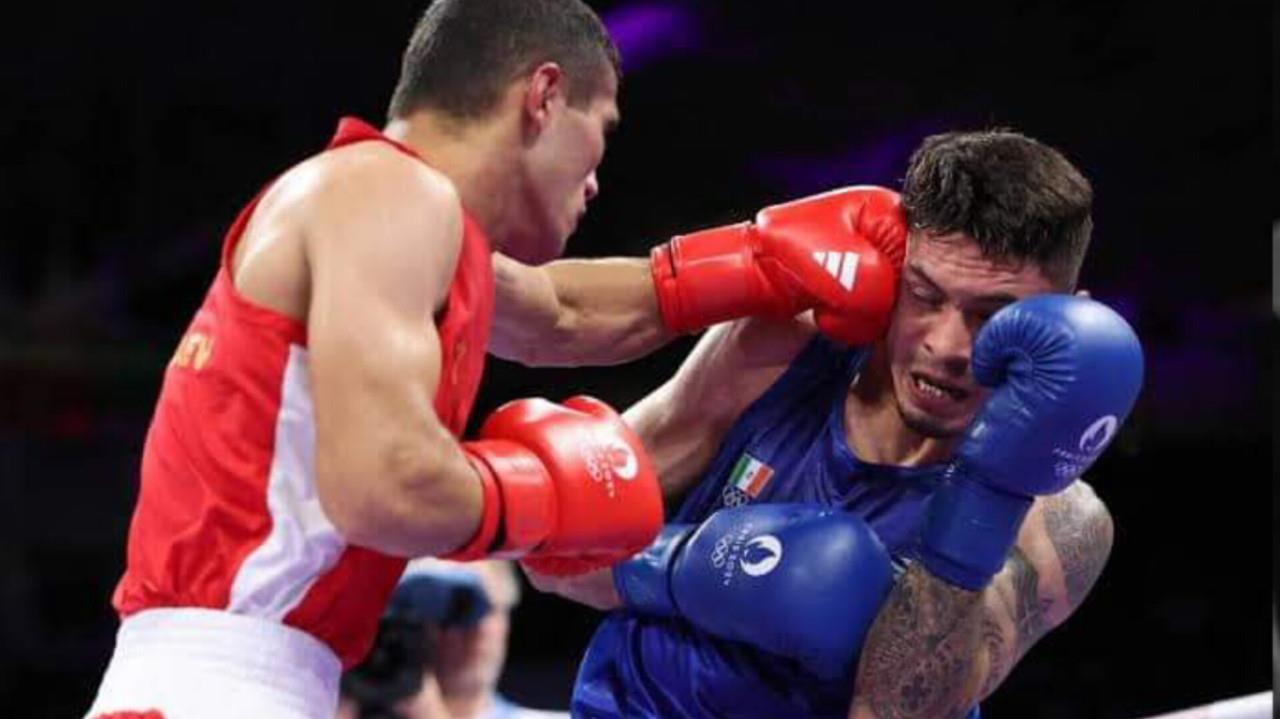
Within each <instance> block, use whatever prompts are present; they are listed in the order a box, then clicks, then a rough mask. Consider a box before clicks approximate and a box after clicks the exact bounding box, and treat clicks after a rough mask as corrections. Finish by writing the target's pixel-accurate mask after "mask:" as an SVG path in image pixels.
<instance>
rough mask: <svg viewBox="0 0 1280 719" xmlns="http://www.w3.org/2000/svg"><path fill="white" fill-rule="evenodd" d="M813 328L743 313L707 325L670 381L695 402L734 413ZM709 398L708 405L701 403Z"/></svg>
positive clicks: (766, 382)
mask: <svg viewBox="0 0 1280 719" xmlns="http://www.w3.org/2000/svg"><path fill="white" fill-rule="evenodd" d="M815 334H817V329H816V328H815V327H814V326H813V325H812V324H809V323H805V322H803V321H800V320H776V319H771V318H763V317H748V318H744V319H740V320H736V321H733V322H725V323H723V324H720V325H716V326H715V327H712V328H711V329H709V330H708V331H707V332H706V334H704V335H703V336H702V338H701V339H700V340H699V341H698V344H697V345H696V346H695V347H694V349H693V352H692V353H690V355H689V357H688V358H687V359H686V360H685V362H684V364H683V365H681V367H680V370H679V371H678V372H677V374H676V377H675V381H676V383H677V385H679V386H680V388H681V389H682V391H683V392H684V393H685V394H687V395H690V398H696V399H697V400H698V401H697V402H695V403H694V405H695V406H698V407H702V408H703V410H704V411H705V410H706V408H708V407H722V408H727V413H728V414H729V415H731V416H733V417H736V416H737V415H738V413H739V412H740V411H741V410H742V409H745V408H746V406H747V405H749V404H751V402H753V401H755V400H756V398H758V397H759V396H760V395H761V394H762V393H763V392H764V391H765V390H766V389H767V388H768V387H769V385H771V384H773V382H774V381H775V380H776V379H777V378H778V377H779V376H780V375H781V374H782V372H783V371H784V370H785V369H786V368H787V366H788V365H790V364H791V361H792V360H793V359H795V357H796V355H798V354H799V353H800V351H801V350H802V349H804V347H805V345H806V344H808V342H809V340H811V339H813V337H814V335H815ZM706 402H713V403H714V404H710V405H708V404H706Z"/></svg>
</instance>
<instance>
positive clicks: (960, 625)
mask: <svg viewBox="0 0 1280 719" xmlns="http://www.w3.org/2000/svg"><path fill="white" fill-rule="evenodd" d="M1112 539H1113V527H1112V523H1111V517H1110V515H1109V514H1108V513H1107V510H1106V507H1105V506H1104V505H1103V504H1102V502H1101V501H1100V500H1099V499H1098V498H1097V496H1096V495H1094V493H1093V490H1092V489H1091V488H1090V487H1089V486H1088V485H1087V484H1085V483H1084V482H1080V481H1077V482H1075V483H1074V484H1072V485H1071V486H1070V487H1068V488H1067V489H1066V490H1064V491H1063V492H1061V493H1059V494H1057V495H1053V496H1050V497H1044V498H1041V499H1038V500H1036V503H1035V506H1034V507H1033V508H1032V510H1031V512H1030V513H1028V515H1027V519H1026V522H1025V523H1024V524H1023V527H1022V530H1021V532H1020V533H1019V536H1018V543H1017V545H1016V546H1015V547H1014V549H1013V551H1012V552H1010V554H1009V558H1008V560H1007V561H1006V562H1005V565H1004V569H1003V570H1002V571H1001V572H1000V573H999V574H997V575H996V577H995V578H994V580H993V581H992V583H991V584H990V585H989V586H988V587H987V588H986V589H985V590H983V591H982V592H968V591H965V590H962V589H958V588H956V587H954V586H952V585H950V584H947V583H946V582H943V581H942V580H939V579H937V578H936V577H933V576H932V575H930V574H929V573H928V572H927V571H925V570H924V569H923V568H922V567H921V566H920V565H919V564H915V565H912V566H911V567H910V568H909V569H908V570H907V572H906V573H905V574H904V575H903V576H902V578H901V579H900V580H899V581H898V584H897V586H896V587H895V588H894V590H893V591H892V592H891V593H890V595H889V598H888V599H887V600H886V602H885V606H884V607H883V608H882V609H881V611H880V614H879V616H878V617H877V618H876V622H875V625H874V626H873V627H872V629H871V632H870V634H869V635H868V636H867V641H866V644H865V645H864V646H863V651H862V657H861V660H860V662H859V665H858V676H857V681H856V684H855V690H854V702H853V707H852V708H851V710H850V716H851V717H853V718H854V719H870V718H874V719H900V718H903V719H905V718H906V717H952V716H957V717H958V716H963V715H964V714H965V713H966V712H967V711H968V710H969V709H970V708H971V707H972V706H973V705H974V704H976V703H977V702H978V701H980V700H981V699H983V698H984V697H986V696H988V695H990V694H991V693H992V692H993V691H995V689H996V687H998V686H999V685H1000V683H1001V682H1002V681H1003V680H1004V678H1005V677H1006V676H1008V675H1009V673H1010V672H1011V671H1012V670H1013V667H1014V666H1015V665H1016V664H1017V663H1018V661H1020V660H1021V659H1022V657H1023V656H1024V655H1025V654H1026V653H1027V651H1028V650H1029V649H1030V648H1031V646H1032V645H1034V644H1035V643H1036V642H1037V641H1038V640H1039V639H1040V638H1041V637H1043V636H1044V635H1045V634H1046V633H1047V632H1048V631H1049V630H1050V629H1052V628H1054V627H1056V626H1057V625H1059V624H1061V623H1062V622H1063V621H1065V620H1066V618H1067V617H1068V616H1070V614H1071V613H1072V612H1073V611H1075V609H1076V607H1078V606H1079V605H1080V602H1081V601H1083V599H1084V597H1085V595H1086V594H1088V592H1089V590H1090V589H1091V588H1092V587H1093V584H1094V582H1096V581H1097V579H1098V577H1099V575H1101V573H1102V568H1103V565H1104V564H1105V563H1106V560H1107V556H1108V555H1109V554H1110V551H1111V544H1112Z"/></svg>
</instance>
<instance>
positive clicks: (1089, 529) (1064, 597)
mask: <svg viewBox="0 0 1280 719" xmlns="http://www.w3.org/2000/svg"><path fill="white" fill-rule="evenodd" d="M1113 538H1114V528H1113V524H1112V519H1111V515H1110V513H1109V512H1108V511H1107V508H1106V506H1105V505H1104V504H1103V503H1102V502H1101V501H1100V500H1099V499H1098V497H1097V496H1096V495H1095V494H1094V492H1093V490H1092V488H1090V487H1089V485H1087V484H1085V483H1084V482H1083V481H1076V482H1074V483H1072V484H1071V486H1069V487H1068V488H1067V489H1066V490H1064V491H1063V492H1060V493H1058V494H1056V495H1052V496H1048V497H1042V498H1040V499H1037V500H1036V503H1035V505H1034V506H1033V507H1032V509H1031V511H1030V512H1029V513H1028V514H1027V519H1026V521H1025V522H1024V524H1023V527H1022V530H1021V531H1020V532H1019V535H1018V542H1017V545H1016V546H1015V547H1014V549H1013V551H1011V552H1010V554H1009V558H1008V559H1007V560H1006V561H1005V565H1004V568H1003V569H1002V570H1001V572H1000V573H999V574H997V575H996V577H995V579H994V580H993V581H992V583H991V586H989V587H988V588H987V590H986V593H985V595H984V605H985V607H984V609H985V611H984V618H983V625H982V650H983V653H984V657H983V659H984V662H985V664H986V665H987V667H986V676H985V678H984V681H983V682H982V686H983V688H982V691H981V696H983V697H985V696H987V695H988V694H990V693H991V692H992V691H994V690H995V688H996V687H997V686H998V685H999V683H1000V682H1001V681H1003V680H1004V678H1005V677H1006V676H1007V675H1008V674H1009V672H1011V671H1012V670H1013V667H1014V666H1015V665H1016V664H1017V663H1018V661H1020V660H1021V659H1022V657H1023V656H1025V655H1026V653H1027V652H1028V651H1029V650H1030V649H1031V647H1032V646H1033V645H1034V644H1035V643H1036V642H1037V641H1039V640H1040V639H1041V638H1042V637H1043V636H1044V635H1045V634H1047V633H1048V632H1049V631H1051V630H1052V629H1054V628H1055V627H1057V626H1059V625H1060V624H1062V623H1063V622H1065V621H1066V619H1067V618H1068V617H1069V616H1070V615H1071V614H1072V612H1074V611H1075V610H1076V609H1077V608H1078V607H1079V606H1080V603H1081V602H1083V601H1084V598H1085V596H1086V595H1087V594H1088V593H1089V591H1090V590H1091V589H1092V587H1093V585H1094V584H1095V583H1096V582H1097V580H1098V578H1099V576H1101V574H1102V569H1103V567H1104V566H1105V564H1106V561H1107V558H1108V557H1109V556H1110V553H1111V547H1112V542H1113Z"/></svg>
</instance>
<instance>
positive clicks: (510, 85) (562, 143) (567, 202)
mask: <svg viewBox="0 0 1280 719" xmlns="http://www.w3.org/2000/svg"><path fill="white" fill-rule="evenodd" d="M619 67H620V60H619V56H618V50H617V48H616V47H615V46H614V44H613V41H612V40H611V39H610V38H609V34H608V32H607V30H606V29H605V27H604V25H603V23H601V21H600V19H599V17H597V16H596V14H595V13H594V12H593V11H592V10H591V9H590V8H588V7H587V6H586V5H585V4H584V3H582V2H581V0H436V2H434V3H433V4H432V5H431V6H430V7H429V8H428V9H427V11H426V13H425V14H424V15H423V17H422V19H421V21H419V23H418V25H417V27H416V28H415V30H414V33H413V37H412V38H411V39H410V42H409V47H408V49H407V50H406V51H405V54H404V60H403V64H402V67H401V76H400V81H399V83H398V84H397V86H396V90H395V94H394V96H393V97H392V100H391V107H390V110H389V114H390V116H391V118H392V119H393V120H396V119H404V118H408V117H410V116H412V115H414V114H416V113H423V112H425V113H431V114H432V115H433V116H435V117H437V118H439V119H440V120H441V122H442V124H443V125H445V126H446V127H447V128H448V130H449V132H450V133H451V134H453V135H455V136H457V137H466V138H469V139H474V140H475V142H474V143H472V144H473V145H474V146H475V148H476V151H477V152H478V153H489V154H490V155H493V156H492V157H488V158H486V160H488V164H487V166H486V167H485V170H484V171H487V172H489V173H490V174H498V175H501V177H493V178H489V180H488V186H490V187H494V188H498V189H496V190H495V192H494V193H493V194H494V195H496V196H495V197H488V198H485V199H486V201H488V202H490V203H491V204H493V205H494V206H495V207H497V208H498V209H497V210H496V211H495V212H494V215H495V216H493V217H490V218H488V220H489V221H488V224H490V225H492V226H491V227H489V229H490V232H491V233H493V234H494V235H496V236H495V238H494V239H497V240H499V241H500V242H501V243H502V249H503V250H504V251H505V252H506V253H507V254H510V255H512V256H514V257H516V258H517V259H520V260H523V261H525V262H531V263H538V262H544V261H546V260H549V259H552V258H554V257H556V256H558V255H559V254H560V253H561V252H562V251H563V250H564V244H565V241H566V240H567V239H568V237H569V234H570V233H572V232H573V230H574V228H575V227H576V226H577V223H578V220H579V218H581V216H582V214H583V213H584V212H585V211H586V205H587V202H588V201H589V200H590V199H591V198H592V197H594V196H595V195H596V193H597V192H598V191H599V185H598V182H597V179H596V168H597V166H599V164H600V161H601V159H602V158H603V156H604V148H605V135H606V133H607V132H608V131H609V129H610V128H611V127H612V126H613V125H615V124H616V123H617V121H618V106H617V93H618V80H619V77H620V70H619Z"/></svg>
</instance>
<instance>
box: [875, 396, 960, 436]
mask: <svg viewBox="0 0 1280 719" xmlns="http://www.w3.org/2000/svg"><path fill="white" fill-rule="evenodd" d="M904 394H905V395H906V396H905V397H904V396H903V395H904ZM894 399H895V400H896V401H897V404H898V416H899V417H901V418H902V423H903V424H904V425H906V427H907V429H909V430H911V431H912V432H915V433H916V434H918V435H920V436H922V437H928V438H929V439H954V438H956V437H958V436H960V435H961V434H963V433H964V431H965V429H967V428H968V426H969V422H971V421H972V420H973V413H972V412H969V411H965V412H958V411H950V412H947V413H946V414H945V415H944V414H939V413H937V412H931V411H929V410H928V409H926V408H925V407H921V406H920V405H918V404H917V403H915V402H914V401H912V398H911V395H910V394H909V393H905V392H898V393H896V396H895V398H894ZM960 409H961V408H960V407H956V408H955V410H960ZM966 409H967V408H966Z"/></svg>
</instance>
